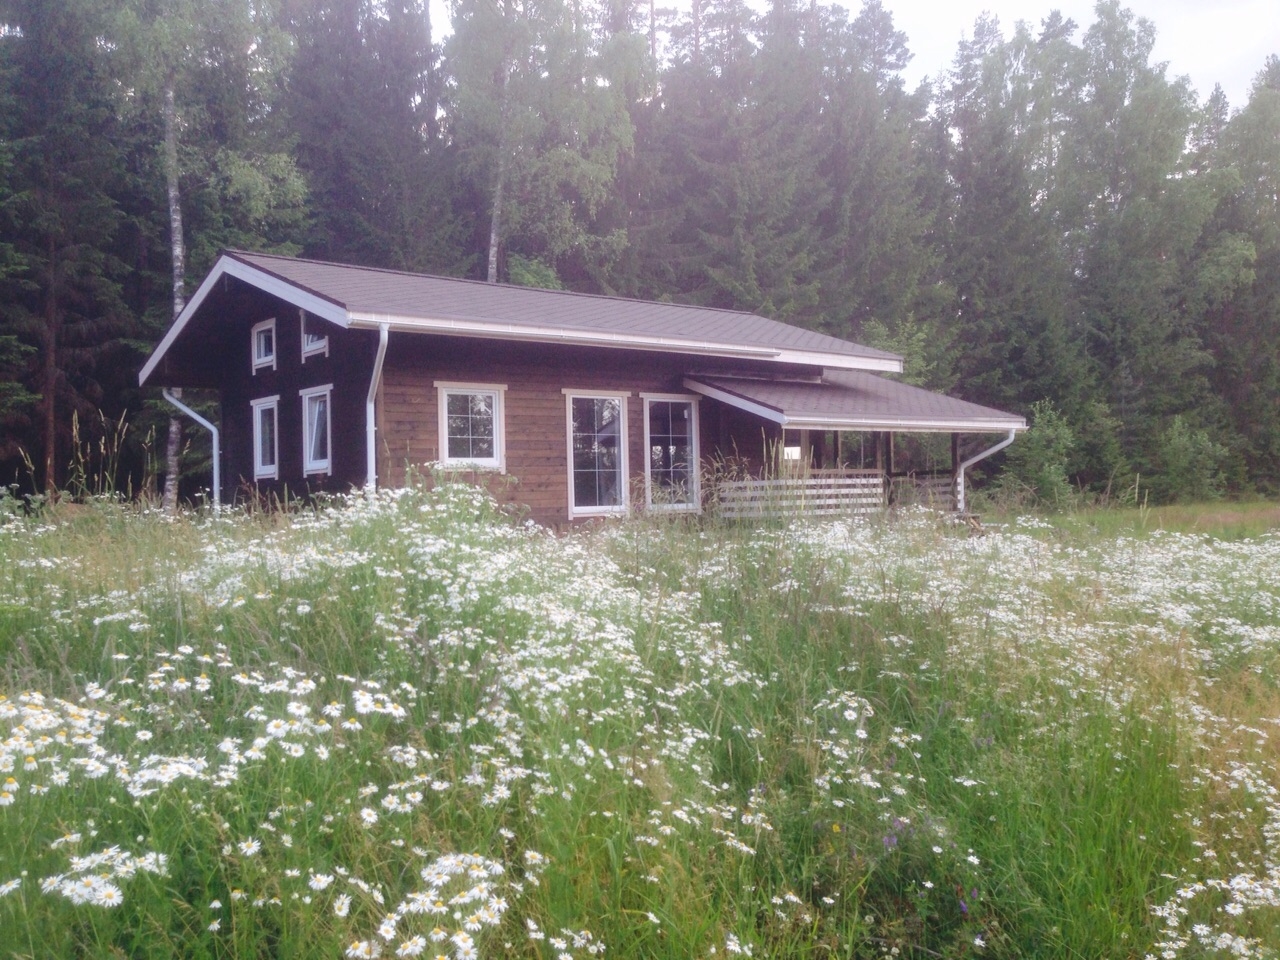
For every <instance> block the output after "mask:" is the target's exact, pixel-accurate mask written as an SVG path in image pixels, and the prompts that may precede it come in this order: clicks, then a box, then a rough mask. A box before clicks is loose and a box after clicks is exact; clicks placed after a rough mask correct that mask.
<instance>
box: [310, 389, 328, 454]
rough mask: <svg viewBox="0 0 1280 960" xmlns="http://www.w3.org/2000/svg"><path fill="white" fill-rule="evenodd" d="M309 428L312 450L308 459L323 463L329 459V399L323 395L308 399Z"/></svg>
mask: <svg viewBox="0 0 1280 960" xmlns="http://www.w3.org/2000/svg"><path fill="white" fill-rule="evenodd" d="M307 408H308V416H307V428H308V432H309V434H310V442H311V448H310V451H309V453H308V454H307V459H308V460H310V461H311V462H312V463H322V462H324V461H327V460H328V459H329V398H328V396H326V395H324V394H321V395H319V396H314V397H307Z"/></svg>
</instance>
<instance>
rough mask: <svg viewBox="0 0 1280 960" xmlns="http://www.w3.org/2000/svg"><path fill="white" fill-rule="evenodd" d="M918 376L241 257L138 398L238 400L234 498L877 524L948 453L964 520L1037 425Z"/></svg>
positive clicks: (797, 334) (516, 293) (711, 315)
mask: <svg viewBox="0 0 1280 960" xmlns="http://www.w3.org/2000/svg"><path fill="white" fill-rule="evenodd" d="M901 369H902V358H901V357H898V356H896V355H894V354H891V353H886V352H884V351H882V350H875V349H872V348H870V347H864V346H860V345H858V344H855V343H850V342H848V341H845V340H839V339H836V338H834V337H830V336H826V335H824V334H821V333H817V332H815V331H812V330H804V329H800V328H797V327H793V326H790V325H788V324H784V323H779V322H776V321H773V320H768V319H765V318H763V317H760V316H756V315H754V314H749V313H742V312H737V311H727V310H715V309H708V308H705V307H694V306H686V305H682V304H671V303H650V302H644V301H637V300H626V299H621V298H616V297H607V296H592V295H585V294H577V293H568V292H562V291H549V290H535V289H529V288H524V287H513V286H506V285H500V284H488V283H482V282H476V281H470V280H457V279H447V278H442V277H432V276H423V275H418V274H410V273H401V272H395V271H391V270H378V269H371V268H368V267H357V266H350V265H345V264H337V263H322V262H318V261H314V260H302V259H295V258H291V257H281V256H272V255H267V254H260V253H246V252H241V251H228V252H226V253H224V254H222V256H221V257H220V258H219V260H218V262H217V263H216V265H215V266H214V268H213V269H212V271H211V272H210V273H209V275H208V276H207V277H206V278H205V280H204V282H203V283H202V284H201V285H200V288H199V289H198V290H197V291H196V293H195V295H194V296H192V297H191V299H190V301H189V302H188V304H187V306H186V309H185V310H183V311H182V313H181V314H180V315H179V317H178V318H177V320H175V321H174V324H173V326H172V327H171V328H170V330H169V331H168V333H167V334H166V335H165V337H164V339H163V340H162V341H161V342H160V344H159V345H158V346H157V347H156V349H155V351H154V352H153V353H152V355H151V357H150V358H149V359H148V360H147V363H146V365H145V366H144V367H143V368H142V371H141V373H140V374H139V383H140V384H141V385H143V386H162V387H165V388H179V387H183V388H210V389H214V390H217V391H218V394H219V397H220V400H221V418H220V419H221V430H220V431H218V430H217V429H216V428H214V431H215V442H216V444H217V445H218V446H219V451H218V453H219V455H218V457H216V458H215V464H217V465H219V466H221V468H222V469H221V471H220V472H221V479H220V480H218V479H215V487H216V488H220V489H218V491H217V492H218V493H220V494H221V496H222V497H223V499H227V498H228V497H231V496H234V495H235V492H236V491H237V490H244V489H246V488H256V489H257V490H259V491H262V492H276V493H280V492H283V491H284V490H285V489H286V488H287V489H288V490H289V491H291V492H294V493H305V492H308V491H321V490H330V491H337V490H348V489H350V488H351V487H353V486H357V487H359V486H363V485H366V484H374V483H380V484H391V485H398V484H402V483H403V482H404V481H405V477H406V471H407V470H411V469H414V468H418V467H420V466H421V465H423V464H427V463H431V464H439V465H441V466H443V467H446V468H453V469H457V470H459V471H464V472H466V473H467V474H468V475H471V476H474V477H476V478H479V479H481V480H484V479H486V478H503V479H502V482H500V483H497V484H493V486H494V487H495V488H498V487H502V488H506V489H508V491H509V492H508V493H507V494H506V495H509V496H511V497H513V498H514V499H516V500H518V501H519V502H521V503H523V504H525V505H526V506H527V507H528V509H529V511H530V515H531V516H532V517H533V518H534V519H536V520H538V521H541V522H545V523H564V522H568V521H571V520H576V519H578V518H582V517H599V516H610V515H615V514H622V513H626V512H628V511H629V510H634V509H638V508H641V509H652V510H671V511H698V510H700V509H702V507H703V505H704V503H706V502H708V500H709V499H711V498H713V497H714V498H718V502H720V503H722V504H724V505H725V506H726V509H729V510H731V511H737V512H738V513H751V512H758V511H760V510H761V509H764V503H765V499H767V498H777V497H782V500H780V501H779V500H776V499H775V501H774V502H775V503H776V502H793V501H794V502H795V503H796V504H797V505H800V504H801V503H802V502H805V503H809V505H810V506H813V507H823V506H825V507H827V508H829V509H842V508H844V507H848V506H850V505H852V506H857V505H858V504H862V505H864V506H865V505H868V504H870V505H872V506H878V505H880V504H883V503H884V502H885V498H886V497H887V496H888V491H889V489H890V486H891V483H892V482H893V481H894V479H895V474H897V473H900V472H901V471H899V470H896V469H895V464H894V450H895V444H894V436H895V434H901V433H941V434H949V435H950V437H951V462H950V465H949V466H948V467H947V468H946V469H945V470H944V471H942V483H941V489H942V490H943V491H944V493H945V494H946V495H947V496H948V497H952V496H953V495H955V496H956V497H958V500H959V503H958V504H957V505H959V506H963V476H964V470H965V468H966V467H967V466H968V465H969V463H971V462H973V461H974V460H976V459H978V458H979V457H981V456H985V455H986V454H987V453H989V452H992V450H993V449H995V448H987V449H984V450H982V451H981V452H980V453H979V454H978V457H972V458H970V459H969V461H962V460H961V459H960V452H961V445H962V443H972V442H973V441H971V440H968V439H967V435H971V434H1004V435H1005V437H1004V439H1003V440H1002V441H1001V443H1000V444H997V445H996V448H998V447H999V446H1003V445H1004V444H1006V443H1008V442H1010V441H1011V440H1012V438H1013V436H1014V434H1015V433H1016V432H1017V431H1019V430H1022V429H1025V426H1026V424H1025V421H1024V420H1023V419H1022V418H1021V417H1018V416H1014V415H1011V414H1007V413H1002V412H1000V411H998V410H993V409H990V408H987V407H982V406H978V405H976V404H972V403H967V402H964V401H961V400H956V399H953V398H950V397H946V396H942V395H939V394H936V393H930V392H928V391H925V390H920V389H918V388H915V387H911V386H907V385H904V384H901V383H898V382H896V381H894V380H892V379H890V378H887V377H885V376H882V374H892V373H895V372H900V371H901ZM166 396H169V397H170V398H171V399H173V394H172V393H171V392H170V390H169V389H166ZM178 402H179V403H180V401H178ZM183 409H184V410H185V409H186V408H185V407H183ZM202 422H203V421H202ZM205 425H206V426H209V427H212V425H211V424H207V423H206V424H205ZM219 434H220V435H219ZM713 467H714V468H715V469H714V470H713V469H712V468H713ZM713 476H718V477H719V478H720V480H722V481H723V482H722V483H721V482H718V483H717V484H716V487H715V489H714V490H712V489H704V486H705V485H706V484H705V483H704V478H706V477H713ZM507 478H511V479H507ZM899 479H900V478H899ZM787 498H791V499H790V500H788V499H787ZM797 498H798V499H797ZM850 498H852V499H850Z"/></svg>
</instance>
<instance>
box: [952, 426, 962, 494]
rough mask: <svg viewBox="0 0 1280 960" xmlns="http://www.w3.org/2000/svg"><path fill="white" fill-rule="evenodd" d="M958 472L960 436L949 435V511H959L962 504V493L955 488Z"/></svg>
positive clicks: (957, 487)
mask: <svg viewBox="0 0 1280 960" xmlns="http://www.w3.org/2000/svg"><path fill="white" fill-rule="evenodd" d="M959 472H960V434H958V433H953V434H951V509H952V510H960V509H962V506H963V503H964V491H963V490H961V489H960V487H959V486H957V483H956V476H957V474H958V473H959Z"/></svg>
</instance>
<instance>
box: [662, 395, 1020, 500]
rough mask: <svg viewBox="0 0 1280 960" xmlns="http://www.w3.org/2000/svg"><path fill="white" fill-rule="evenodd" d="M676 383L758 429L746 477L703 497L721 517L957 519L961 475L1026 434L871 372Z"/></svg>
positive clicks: (998, 416) (1005, 419)
mask: <svg viewBox="0 0 1280 960" xmlns="http://www.w3.org/2000/svg"><path fill="white" fill-rule="evenodd" d="M684 386H685V388H686V389H688V390H690V391H692V392H694V393H697V394H700V395H702V396H705V397H708V398H711V399H714V400H718V401H720V402H721V403H723V404H726V405H727V406H729V407H732V408H734V409H735V410H737V411H741V412H743V413H746V414H750V415H751V418H750V419H751V420H753V421H755V422H756V423H757V424H758V425H759V426H760V427H763V428H764V432H763V434H762V435H763V436H764V437H765V440H764V442H763V443H762V444H760V445H759V452H760V456H758V457H757V458H755V462H754V463H753V464H752V466H751V468H750V469H749V471H748V473H749V475H746V476H742V475H738V476H724V477H719V478H717V479H716V481H715V484H714V489H712V490H710V491H708V492H709V493H710V499H711V501H712V502H713V504H714V507H715V509H716V510H717V511H718V512H719V514H720V515H721V516H725V517H765V516H785V515H792V514H797V513H803V514H807V515H811V516H836V515H847V514H866V513H874V512H877V511H881V510H884V509H886V508H888V507H890V506H893V505H897V504H903V505H906V504H924V505H928V506H933V507H935V508H938V509H943V510H954V511H958V512H960V513H964V512H966V509H967V498H966V489H965V477H966V472H967V471H968V469H969V468H970V467H972V466H973V465H974V464H976V463H978V462H979V461H981V460H982V459H985V458H986V457H988V456H990V455H992V454H993V453H996V452H997V451H999V450H1002V449H1003V448H1004V447H1006V446H1008V445H1009V444H1010V443H1011V442H1012V441H1013V439H1014V437H1015V436H1016V435H1017V433H1018V432H1019V431H1021V430H1025V429H1026V421H1025V420H1024V419H1023V418H1022V417H1019V416H1016V415H1014V414H1008V413H1004V412H1003V411H1000V410H995V409H992V408H990V407H984V406H980V405H979V404H974V403H969V402H967V401H964V400H956V399H954V398H952V397H947V396H944V395H942V394H937V393H932V392H930V391H928V390H923V389H921V388H919V387H913V386H909V385H907V384H902V383H898V382H896V381H893V380H889V379H886V378H885V377H882V376H878V375H876V374H873V373H863V372H856V371H843V370H842V371H834V370H826V371H824V372H823V374H822V375H821V376H820V377H814V378H808V379H800V378H788V379H776V378H775V379H763V378H746V377H726V376H688V377H686V378H685V381H684ZM738 432H741V428H739V431H738ZM731 440H733V442H734V443H735V445H736V438H731ZM921 441H923V443H922V442H921ZM904 446H905V447H915V448H916V450H915V451H909V450H908V451H904V450H903V448H904ZM922 447H923V448H928V451H929V455H928V456H927V457H925V458H923V462H922V458H921V457H920V456H919V455H918V454H919V450H920V449H921V448H922ZM911 452H914V453H916V454H917V455H916V456H910V455H904V453H906V454H910V453H911Z"/></svg>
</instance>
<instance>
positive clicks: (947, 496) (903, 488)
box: [891, 473, 956, 510]
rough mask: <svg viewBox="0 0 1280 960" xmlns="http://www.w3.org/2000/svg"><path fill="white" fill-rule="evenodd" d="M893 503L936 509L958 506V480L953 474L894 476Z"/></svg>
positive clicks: (952, 508) (950, 508)
mask: <svg viewBox="0 0 1280 960" xmlns="http://www.w3.org/2000/svg"><path fill="white" fill-rule="evenodd" d="M891 499H892V500H893V503H894V504H895V505H897V506H907V505H916V506H923V507H933V508H934V509H935V510H954V509H955V508H956V481H955V477H954V476H952V475H951V474H928V473H919V474H911V475H910V476H906V477H894V478H893V494H892V498H891Z"/></svg>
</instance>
